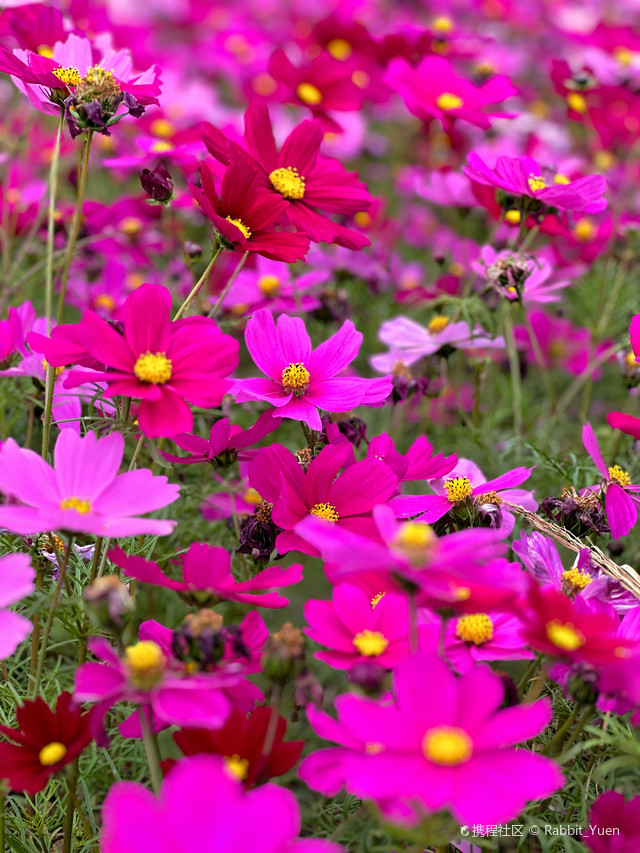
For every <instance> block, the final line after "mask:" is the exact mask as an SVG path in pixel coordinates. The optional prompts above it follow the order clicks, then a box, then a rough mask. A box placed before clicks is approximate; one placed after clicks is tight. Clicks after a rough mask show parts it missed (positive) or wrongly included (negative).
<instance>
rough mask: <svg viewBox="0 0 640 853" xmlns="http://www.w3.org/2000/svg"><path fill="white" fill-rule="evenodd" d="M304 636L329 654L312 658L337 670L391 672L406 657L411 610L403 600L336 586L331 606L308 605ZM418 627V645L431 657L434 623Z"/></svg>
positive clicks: (403, 597)
mask: <svg viewBox="0 0 640 853" xmlns="http://www.w3.org/2000/svg"><path fill="white" fill-rule="evenodd" d="M304 618H305V619H306V621H307V624H308V626H309V627H308V628H305V634H307V636H309V637H311V639H312V640H315V641H316V642H317V643H320V644H321V645H323V646H328V647H329V648H330V649H332V651H329V652H315V654H314V657H317V658H319V659H320V660H323V661H324V662H325V663H328V664H329V665H330V666H333V667H335V668H336V669H351V667H352V666H354V665H355V664H358V663H365V662H367V661H373V662H375V663H377V664H379V665H380V666H384V667H387V668H389V669H391V668H393V667H395V666H396V665H397V664H398V663H400V661H401V660H404V659H405V658H406V657H407V656H408V655H409V647H410V643H409V605H408V599H407V596H406V595H399V594H397V593H394V592H384V591H381V592H380V593H378V595H376V596H375V597H373V598H372V597H371V596H369V595H367V594H366V593H365V592H364V591H363V590H362V589H360V588H359V587H357V586H352V585H351V584H348V583H341V584H338V586H336V587H335V588H334V590H333V596H332V599H331V601H315V600H313V599H312V600H311V601H308V602H307V603H306V604H305V606H304ZM428 623H429V624H425V623H424V621H423V624H421V625H420V627H419V644H420V647H421V648H427V646H428V647H429V648H430V649H431V651H433V652H434V653H435V651H436V649H437V646H438V633H439V629H438V626H437V622H436V621H435V620H433V619H429V620H428Z"/></svg>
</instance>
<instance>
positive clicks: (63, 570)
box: [30, 540, 71, 699]
mask: <svg viewBox="0 0 640 853" xmlns="http://www.w3.org/2000/svg"><path fill="white" fill-rule="evenodd" d="M70 554H71V540H69V541H68V542H67V543H66V545H65V549H64V558H63V562H62V565H61V566H60V577H59V578H58V583H57V584H56V588H55V591H54V593H53V599H52V601H51V605H50V607H49V613H48V614H47V621H46V622H45V625H44V630H43V632H42V642H41V644H40V656H39V657H38V666H37V668H36V673H35V677H34V679H33V685H32V688H31V696H30V698H31V699H35V698H36V696H37V695H38V691H39V690H40V681H41V680H42V673H43V671H44V662H45V658H46V656H47V646H48V645H49V637H50V636H51V626H52V625H53V618H54V616H55V615H56V610H57V609H58V604H59V603H60V595H61V593H62V588H63V586H64V583H65V580H66V578H67V566H68V565H69V555H70ZM58 565H60V558H59V557H58Z"/></svg>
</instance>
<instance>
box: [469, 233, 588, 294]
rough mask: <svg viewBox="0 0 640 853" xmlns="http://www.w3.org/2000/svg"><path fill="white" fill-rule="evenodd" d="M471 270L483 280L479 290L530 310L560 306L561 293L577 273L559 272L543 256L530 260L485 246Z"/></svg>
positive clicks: (527, 257)
mask: <svg viewBox="0 0 640 853" xmlns="http://www.w3.org/2000/svg"><path fill="white" fill-rule="evenodd" d="M471 268H472V269H473V271H474V272H476V273H477V274H478V275H479V276H480V278H481V279H482V283H481V285H480V286H482V285H485V286H486V287H487V288H490V289H492V290H494V291H496V292H497V293H498V294H499V295H500V296H502V297H504V298H505V299H508V300H510V301H511V302H515V301H517V300H522V302H523V303H524V304H525V305H526V306H527V307H528V308H531V307H534V306H537V305H546V304H547V303H549V302H559V301H560V299H561V298H562V291H563V290H564V289H565V287H568V286H569V285H570V284H571V279H572V278H573V277H574V276H575V275H576V273H577V272H578V270H577V269H576V268H570V269H566V268H564V269H562V268H561V269H559V270H558V271H557V272H556V270H555V269H554V267H553V265H552V264H551V262H550V261H549V260H548V259H547V258H545V257H544V255H543V254H538V255H537V256H536V257H530V256H529V255H520V254H517V253H514V252H512V251H511V250H510V249H503V250H502V251H501V252H497V251H496V250H495V249H494V248H493V246H483V247H482V251H481V252H480V257H479V258H478V259H477V260H475V261H473V262H472V264H471Z"/></svg>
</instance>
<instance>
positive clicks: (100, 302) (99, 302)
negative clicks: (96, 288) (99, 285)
mask: <svg viewBox="0 0 640 853" xmlns="http://www.w3.org/2000/svg"><path fill="white" fill-rule="evenodd" d="M93 304H94V305H95V307H96V308H104V309H105V310H107V311H113V309H114V308H115V307H116V301H115V299H114V298H113V296H109V294H108V293H99V294H98V295H97V296H96V297H95V299H94V300H93Z"/></svg>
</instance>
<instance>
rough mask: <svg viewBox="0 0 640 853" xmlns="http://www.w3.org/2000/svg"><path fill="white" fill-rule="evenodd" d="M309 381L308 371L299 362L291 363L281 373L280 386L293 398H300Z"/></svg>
mask: <svg viewBox="0 0 640 853" xmlns="http://www.w3.org/2000/svg"><path fill="white" fill-rule="evenodd" d="M310 379H311V377H310V375H309V371H308V370H307V368H306V367H305V366H304V364H302V363H301V362H299V361H297V362H291V364H289V365H287V367H285V369H284V370H283V371H282V385H283V387H284V388H285V390H286V391H291V393H292V394H293V395H294V397H302V395H303V394H304V392H305V391H306V390H307V388H308V387H309V380H310Z"/></svg>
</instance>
